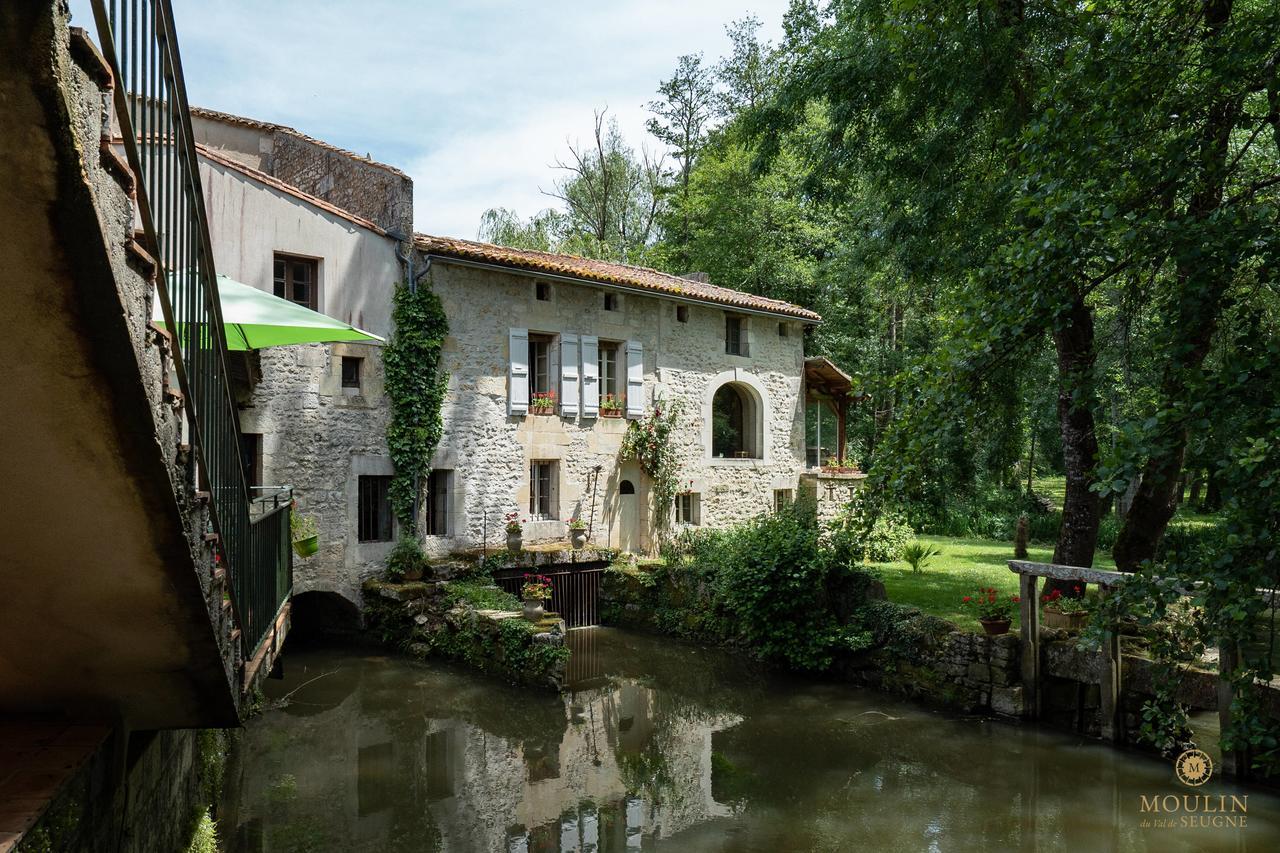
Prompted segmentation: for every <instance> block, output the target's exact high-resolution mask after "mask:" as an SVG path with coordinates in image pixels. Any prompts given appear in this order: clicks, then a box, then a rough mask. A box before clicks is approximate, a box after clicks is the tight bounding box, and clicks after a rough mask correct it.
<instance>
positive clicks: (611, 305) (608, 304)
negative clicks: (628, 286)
mask: <svg viewBox="0 0 1280 853" xmlns="http://www.w3.org/2000/svg"><path fill="white" fill-rule="evenodd" d="M604 310H606V311H617V310H618V294H616V293H606V294H605V295H604Z"/></svg>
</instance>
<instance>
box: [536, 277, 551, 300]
mask: <svg viewBox="0 0 1280 853" xmlns="http://www.w3.org/2000/svg"><path fill="white" fill-rule="evenodd" d="M533 295H534V296H535V297H536V298H537V300H538V301H539V302H550V301H551V285H549V284H547V283H546V282H545V281H540V282H538V283H537V284H535V285H534V286H533Z"/></svg>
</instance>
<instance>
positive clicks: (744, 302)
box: [413, 232, 822, 322]
mask: <svg viewBox="0 0 1280 853" xmlns="http://www.w3.org/2000/svg"><path fill="white" fill-rule="evenodd" d="M413 239H414V245H415V246H417V247H418V248H421V249H425V250H427V251H434V252H438V253H439V254H441V255H444V256H449V255H453V256H456V257H459V258H461V259H463V260H475V261H482V262H488V263H493V264H497V265H500V266H507V267H511V268H512V269H527V270H532V271H534V272H538V271H541V272H546V273H555V274H558V275H567V276H571V277H573V278H578V279H581V280H583V281H596V282H600V283H604V284H621V285H625V286H629V287H633V288H636V289H638V290H647V291H650V292H653V293H659V294H667V295H670V296H680V297H687V298H693V299H697V300H699V301H702V302H714V303H718V304H722V305H733V306H737V307H739V308H746V309H752V310H756V311H763V312H766V313H770V314H782V315H786V316H791V317H797V318H800V319H803V320H808V321H811V322H821V321H822V317H821V316H820V315H819V314H818V313H817V312H815V311H811V310H809V309H808V308H804V307H802V306H799V305H793V304H791V303H790V302H784V301H783V300H781V299H773V298H771V297H768V296H759V295H756V294H754V293H747V292H746V291H742V290H734V289H733V288H730V287H723V286H721V285H718V284H713V283H711V282H702V281H695V280H693V279H688V278H684V277H682V276H678V275H673V274H672V273H668V272H663V271H662V270H656V269H653V268H652V267H642V266H637V265H635V264H626V263H622V262H620V261H606V260H601V259H599V258H585V257H582V256H579V255H569V254H561V253H556V252H547V251H543V250H542V249H520V248H516V247H514V246H500V245H498V244H496V243H484V242H480V241H477V240H466V239H462V238H459V237H438V236H435V235H432V234H423V233H420V232H415V233H414V235H413Z"/></svg>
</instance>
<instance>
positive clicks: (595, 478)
mask: <svg viewBox="0 0 1280 853" xmlns="http://www.w3.org/2000/svg"><path fill="white" fill-rule="evenodd" d="M603 467H604V466H603V465H597V466H596V467H595V468H593V469H592V478H591V515H590V516H588V518H587V541H588V542H590V541H591V531H592V530H593V529H594V528H595V526H596V487H598V486H599V485H600V469H601V468H603Z"/></svg>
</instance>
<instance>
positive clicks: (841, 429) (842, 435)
mask: <svg viewBox="0 0 1280 853" xmlns="http://www.w3.org/2000/svg"><path fill="white" fill-rule="evenodd" d="M835 410H836V457H837V458H838V459H839V460H840V464H841V465H843V464H844V456H845V453H844V448H845V441H846V437H847V430H846V428H845V419H846V418H847V417H848V415H849V395H848V394H845V393H839V394H836V395H835Z"/></svg>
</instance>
